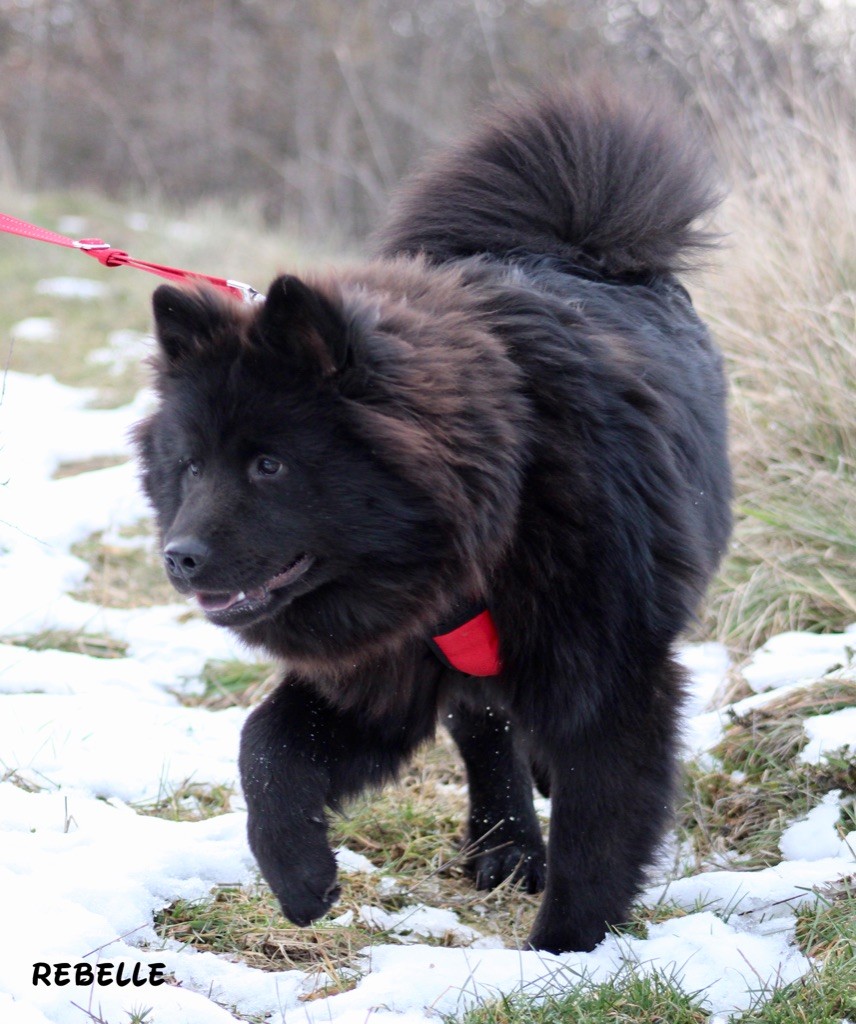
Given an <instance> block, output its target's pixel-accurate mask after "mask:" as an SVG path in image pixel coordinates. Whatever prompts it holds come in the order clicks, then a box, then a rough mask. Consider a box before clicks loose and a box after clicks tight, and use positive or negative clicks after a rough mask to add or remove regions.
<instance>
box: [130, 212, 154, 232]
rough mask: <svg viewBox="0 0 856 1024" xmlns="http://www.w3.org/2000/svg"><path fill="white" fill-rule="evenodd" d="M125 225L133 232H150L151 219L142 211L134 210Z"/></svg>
mask: <svg viewBox="0 0 856 1024" xmlns="http://www.w3.org/2000/svg"><path fill="white" fill-rule="evenodd" d="M125 224H126V225H127V226H128V227H129V228H130V229H131V230H132V231H148V230H149V228H150V227H151V217H149V215H148V214H147V213H143V212H142V211H141V210H132V211H131V212H130V213H129V214H128V215H127V216H126V217H125Z"/></svg>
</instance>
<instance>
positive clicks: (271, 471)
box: [253, 455, 283, 476]
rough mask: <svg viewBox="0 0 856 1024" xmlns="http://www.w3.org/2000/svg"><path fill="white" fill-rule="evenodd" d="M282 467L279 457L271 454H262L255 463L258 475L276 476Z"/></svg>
mask: <svg viewBox="0 0 856 1024" xmlns="http://www.w3.org/2000/svg"><path fill="white" fill-rule="evenodd" d="M282 468H283V466H282V463H281V462H280V461H279V459H274V458H271V456H270V455H262V456H260V457H259V458H258V459H256V461H255V462H254V463H253V472H254V473H255V475H256V476H276V475H277V474H278V473H281V472H282Z"/></svg>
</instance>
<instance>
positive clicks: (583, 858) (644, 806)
mask: <svg viewBox="0 0 856 1024" xmlns="http://www.w3.org/2000/svg"><path fill="white" fill-rule="evenodd" d="M640 690H644V693H645V695H644V696H642V695H640V694H639V692H638V691H637V693H636V694H634V695H631V694H628V696H627V700H626V702H622V704H621V705H620V706H612V707H609V708H605V709H603V710H602V711H601V713H600V715H599V716H598V717H597V718H594V719H593V720H592V721H591V722H590V723H588V724H587V725H586V726H585V727H583V728H580V729H579V730H577V731H576V732H568V734H567V735H564V736H562V735H561V734H560V733H559V730H558V729H554V730H553V731H552V734H551V735H549V736H548V737H547V738H546V739H545V742H544V743H543V744H542V749H543V750H544V751H545V754H546V758H547V759H548V761H549V763H550V776H551V802H552V813H551V818H550V842H549V849H548V854H547V887H546V890H545V892H544V897H543V900H542V903H541V907H540V910H539V913H538V917H537V918H536V920H535V924H534V926H533V929H532V934H531V935H530V937H529V942H530V945H531V946H532V947H534V948H535V949H544V950H548V951H550V952H556V953H558V952H565V951H568V950H590V949H593V948H594V947H595V946H596V945H597V944H598V943H599V942H600V940H601V939H602V938H603V937H604V935H605V933H606V930H607V928H608V927H610V926H613V925H619V924H622V923H624V922H625V921H626V920H627V918H628V915H629V912H630V908H631V904H632V901H633V899H634V897H635V896H636V895H637V893H638V891H639V888H640V887H641V885H642V883H643V881H644V872H645V868H646V867H647V866H648V865H650V863H651V861H652V860H653V858H654V854H655V851H656V848H657V845H658V844H659V842H660V840H661V838H662V835H663V832H664V830H665V828H666V827H667V825H668V823H669V821H670V818H671V813H672V797H673V793H674V788H675V777H676V751H677V745H678V744H677V728H676V717H677V707H678V692H679V690H680V670H679V669H678V667H677V666H675V665H673V664H672V663H671V662H670V661H669V660H668V659H666V660H665V662H664V664H663V665H662V666H661V667H660V669H659V670H655V671H654V672H652V673H650V674H649V675H648V677H647V678H646V679H645V680H644V681H643V683H642V685H641V686H640Z"/></svg>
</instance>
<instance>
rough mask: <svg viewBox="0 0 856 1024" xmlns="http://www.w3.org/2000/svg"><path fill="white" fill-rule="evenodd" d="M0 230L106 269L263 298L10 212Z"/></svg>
mask: <svg viewBox="0 0 856 1024" xmlns="http://www.w3.org/2000/svg"><path fill="white" fill-rule="evenodd" d="M0 231H2V232H4V233H5V234H7V235H18V236H19V237H21V238H32V239H35V240H36V241H38V242H50V243H51V244H52V245H62V246H64V247H65V248H67V249H79V250H80V251H81V252H84V253H86V255H87V256H92V257H93V259H96V260H98V262H99V263H101V264H102V265H103V266H105V267H136V268H137V270H145V271H146V272H147V273H149V274H157V275H158V277H165V278H167V279H168V280H170V281H203V282H205V283H206V284H212V285H214V287H215V288H220V289H221V290H222V291H225V292H228V293H229V294H230V295H234V296H235V298H238V299H243V300H245V301H247V302H252V301H254V300H255V299H256V298H257V297H259V298H260V297H261V296H259V295H258V292H256V290H255V289H254V288H251V287H250V286H249V285H248V284H242V283H241V282H240V281H230V280H227V279H226V278H225V277H212V276H211V275H210V274H198V273H196V272H195V271H193V270H180V269H179V268H178V267H168V266H165V265H164V264H162V263H148V262H147V261H146V260H138V259H135V258H134V257H133V256H129V255H128V254H127V253H126V252H125V251H124V250H123V249H114V248H113V247H112V246H111V245H108V244H107V243H106V242H104V241H102V240H101V239H100V238H81V239H79V240H75V239H73V238H67V237H66V236H65V235H60V234H59V233H58V232H56V231H49V230H48V229H47V228H40V227H39V226H38V225H36V224H28V223H27V221H25V220H19V219H18V218H17V217H10V216H9V214H8V213H0Z"/></svg>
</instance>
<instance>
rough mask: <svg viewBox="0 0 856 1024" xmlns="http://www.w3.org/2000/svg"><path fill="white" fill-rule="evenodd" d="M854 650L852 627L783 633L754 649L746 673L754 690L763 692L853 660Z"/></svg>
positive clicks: (813, 675)
mask: <svg viewBox="0 0 856 1024" xmlns="http://www.w3.org/2000/svg"><path fill="white" fill-rule="evenodd" d="M854 651H856V632H854V630H853V627H851V628H850V629H849V630H846V631H845V632H844V633H780V634H779V635H778V636H774V637H772V638H771V639H770V640H768V641H767V642H766V643H765V644H764V646H763V647H761V648H760V649H759V650H758V651H756V652H755V654H754V655H753V656H752V658H751V660H750V661H749V663H748V664H747V665H746V666H745V667H744V669H743V677H744V678H745V680H746V682H747V683H748V684H749V686H750V687H751V688H752V689H753V690H754V691H755V693H762V692H763V691H764V690H772V689H777V688H778V687H780V686H787V685H789V684H791V683H793V682H796V681H799V680H802V679H807V680H815V679H819V678H820V677H821V676H823V675H826V673H827V672H831V671H833V670H834V669H837V668H839V667H841V666H843V665H847V664H848V663H851V664H852V663H853V660H854Z"/></svg>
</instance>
